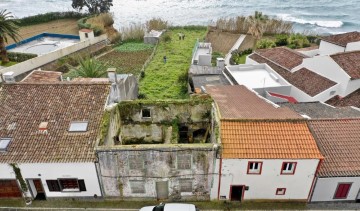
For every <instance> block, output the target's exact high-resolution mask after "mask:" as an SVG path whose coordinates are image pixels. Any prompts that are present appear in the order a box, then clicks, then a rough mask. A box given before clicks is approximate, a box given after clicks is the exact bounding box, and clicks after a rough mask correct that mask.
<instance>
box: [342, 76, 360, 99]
mask: <svg viewBox="0 0 360 211" xmlns="http://www.w3.org/2000/svg"><path fill="white" fill-rule="evenodd" d="M359 88H360V79H357V80H350V81H349V83H348V86H347V88H346V91H345V93H344V95H341V96H346V95H349V94H351V93H353V92H354V91H356V90H357V89H359Z"/></svg>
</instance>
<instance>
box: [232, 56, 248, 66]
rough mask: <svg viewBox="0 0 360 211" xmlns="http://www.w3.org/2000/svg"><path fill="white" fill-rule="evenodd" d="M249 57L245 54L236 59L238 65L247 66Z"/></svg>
mask: <svg viewBox="0 0 360 211" xmlns="http://www.w3.org/2000/svg"><path fill="white" fill-rule="evenodd" d="M248 55H249V54H244V55H242V56H240V57H238V58H236V59H235V62H236V64H245V61H246V57H247V56H248Z"/></svg>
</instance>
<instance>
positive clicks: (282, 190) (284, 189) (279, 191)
mask: <svg viewBox="0 0 360 211" xmlns="http://www.w3.org/2000/svg"><path fill="white" fill-rule="evenodd" d="M285 192H286V188H277V189H276V195H285Z"/></svg>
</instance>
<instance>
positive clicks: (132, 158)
mask: <svg viewBox="0 0 360 211" xmlns="http://www.w3.org/2000/svg"><path fill="white" fill-rule="evenodd" d="M128 161H129V169H144V156H143V155H142V154H131V155H128Z"/></svg>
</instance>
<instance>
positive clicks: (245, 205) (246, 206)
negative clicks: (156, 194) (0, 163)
mask: <svg viewBox="0 0 360 211" xmlns="http://www.w3.org/2000/svg"><path fill="white" fill-rule="evenodd" d="M165 203H166V202H165ZM184 203H191V204H195V205H196V206H197V207H199V208H200V210H208V209H218V210H235V209H236V210H238V209H239V210H252V209H257V210H276V209H282V210H294V209H296V210H303V209H306V203H302V202H250V201H249V202H241V203H239V202H228V201H227V202H224V201H197V202H191V201H190V202H184ZM0 204H1V207H25V203H24V200H23V199H0ZM157 204H159V202H158V201H155V200H153V201H150V200H147V201H138V200H136V201H132V200H126V201H121V200H117V199H113V200H110V199H107V200H104V199H98V200H70V199H68V200H64V199H59V200H49V201H33V202H32V204H31V205H30V206H28V207H52V208H118V209H121V208H123V209H124V208H125V209H126V208H128V209H139V208H141V207H144V206H151V205H157Z"/></svg>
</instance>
